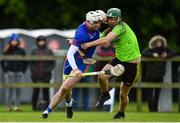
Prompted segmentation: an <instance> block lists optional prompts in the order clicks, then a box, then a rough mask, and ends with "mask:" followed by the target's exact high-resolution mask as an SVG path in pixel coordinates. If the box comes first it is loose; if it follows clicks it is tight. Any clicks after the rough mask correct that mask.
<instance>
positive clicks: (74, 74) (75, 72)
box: [71, 69, 82, 77]
mask: <svg viewBox="0 0 180 123" xmlns="http://www.w3.org/2000/svg"><path fill="white" fill-rule="evenodd" d="M71 75H72V76H77V77H82V72H81V71H80V70H79V69H75V70H73V71H72V72H71Z"/></svg>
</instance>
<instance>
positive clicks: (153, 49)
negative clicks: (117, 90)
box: [142, 35, 174, 112]
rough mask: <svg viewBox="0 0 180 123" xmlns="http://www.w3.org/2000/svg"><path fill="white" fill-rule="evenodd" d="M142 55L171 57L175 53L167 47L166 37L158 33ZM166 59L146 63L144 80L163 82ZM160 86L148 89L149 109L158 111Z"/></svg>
mask: <svg viewBox="0 0 180 123" xmlns="http://www.w3.org/2000/svg"><path fill="white" fill-rule="evenodd" d="M142 55H143V56H144V57H150V58H169V57H171V56H173V55H174V52H173V51H172V50H171V49H169V48H168V47H167V42H166V39H165V38H164V37H163V36H160V35H156V36H154V37H152V38H151V40H150V41H149V47H148V48H146V49H145V50H144V51H143V53H142ZM165 66H166V62H165V61H151V62H146V63H145V68H146V70H145V71H144V72H143V73H144V77H145V78H144V81H146V82H155V83H157V82H163V77H164V75H165ZM160 90H161V89H160V88H150V89H148V96H147V97H148V107H149V111H151V112H157V111H158V101H159V95H160Z"/></svg>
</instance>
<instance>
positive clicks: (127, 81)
mask: <svg viewBox="0 0 180 123" xmlns="http://www.w3.org/2000/svg"><path fill="white" fill-rule="evenodd" d="M109 64H111V65H112V66H116V65H117V64H121V65H123V66H124V68H125V71H124V73H123V74H122V75H121V79H122V81H123V83H124V85H126V86H131V85H132V84H133V83H134V82H135V81H137V79H138V75H139V72H140V64H139V63H129V62H122V61H120V60H119V59H117V58H114V59H113V60H111V61H110V62H109Z"/></svg>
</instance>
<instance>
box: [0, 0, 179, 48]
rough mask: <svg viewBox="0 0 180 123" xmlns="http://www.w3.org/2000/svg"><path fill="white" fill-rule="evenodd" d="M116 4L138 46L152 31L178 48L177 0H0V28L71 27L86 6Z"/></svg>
mask: <svg viewBox="0 0 180 123" xmlns="http://www.w3.org/2000/svg"><path fill="white" fill-rule="evenodd" d="M112 7H117V8H120V9H121V10H122V19H123V20H125V21H126V22H127V23H128V24H129V25H130V26H131V27H132V29H133V30H134V31H135V33H136V35H137V37H138V40H139V44H140V46H141V49H143V48H144V47H145V46H147V43H148V40H149V39H150V38H151V37H152V35H155V34H161V35H163V36H165V37H166V38H167V40H168V44H169V45H170V46H171V47H172V48H173V49H175V50H177V51H179V50H180V48H179V46H180V42H179V40H178V39H179V30H180V29H179V28H180V27H179V22H180V15H179V14H180V13H179V11H180V1H179V0H167V1H164V0H148V1H146V0H113V1H110V0H109V1H108V0H98V1H97V0H90V1H88V4H87V3H86V2H82V1H81V0H69V1H68V2H67V1H66V0H53V1H51V0H47V1H46V2H45V1H43V0H37V1H33V0H13V1H12V0H0V15H1V19H0V23H1V24H0V28H1V29H7V28H23V29H29V30H31V29H42V28H55V29H61V30H62V29H74V28H76V27H77V26H78V25H79V24H80V23H81V22H83V21H84V20H85V14H86V13H87V12H88V11H90V10H97V9H101V10H103V11H105V12H106V11H107V10H108V9H109V8H112Z"/></svg>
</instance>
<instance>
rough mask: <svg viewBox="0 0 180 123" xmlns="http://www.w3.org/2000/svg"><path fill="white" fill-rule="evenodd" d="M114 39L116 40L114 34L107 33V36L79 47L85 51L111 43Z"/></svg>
mask: <svg viewBox="0 0 180 123" xmlns="http://www.w3.org/2000/svg"><path fill="white" fill-rule="evenodd" d="M115 39H116V34H115V33H114V32H110V33H108V35H107V36H106V37H103V38H99V39H97V40H95V41H92V42H89V43H84V44H82V45H81V47H82V48H83V49H87V48H89V47H93V46H99V45H104V44H107V43H110V42H111V41H113V40H115Z"/></svg>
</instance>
